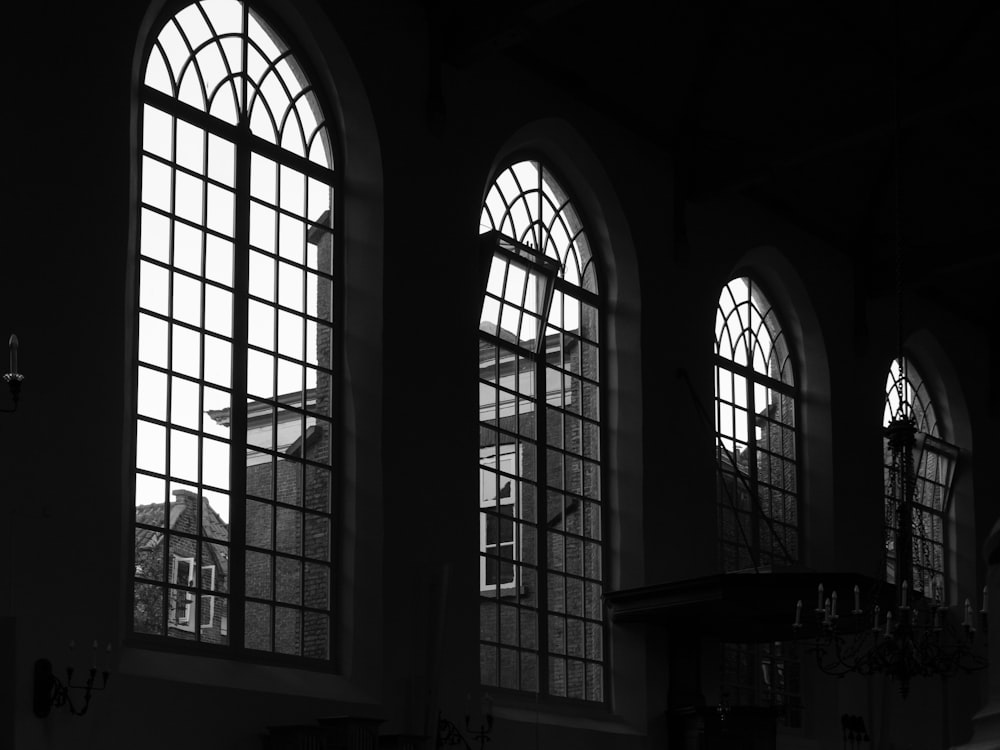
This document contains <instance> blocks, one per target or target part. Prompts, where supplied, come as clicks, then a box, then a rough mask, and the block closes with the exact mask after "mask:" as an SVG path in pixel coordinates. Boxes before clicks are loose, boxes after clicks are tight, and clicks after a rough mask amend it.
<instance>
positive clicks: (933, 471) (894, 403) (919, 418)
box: [882, 357, 958, 600]
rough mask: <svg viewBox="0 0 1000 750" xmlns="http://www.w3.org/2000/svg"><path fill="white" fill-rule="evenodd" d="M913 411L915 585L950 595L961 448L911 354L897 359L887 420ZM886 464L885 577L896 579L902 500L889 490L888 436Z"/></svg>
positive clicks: (925, 591)
mask: <svg viewBox="0 0 1000 750" xmlns="http://www.w3.org/2000/svg"><path fill="white" fill-rule="evenodd" d="M905 404H908V405H909V414H910V415H911V416H912V417H913V418H914V420H916V427H917V434H916V445H915V448H914V450H915V455H914V461H913V466H914V467H915V469H916V482H915V489H914V502H913V512H912V516H913V524H912V525H913V580H912V581H910V582H909V584H910V586H911V587H912V588H913V590H914V591H920V592H922V593H923V594H924V595H925V596H928V597H930V596H934V597H940V598H941V599H943V600H946V594H947V580H948V579H947V570H946V555H945V539H946V526H947V520H948V506H949V503H950V502H951V484H952V476H953V474H954V471H955V463H956V461H957V459H958V448H956V447H955V446H954V445H951V444H950V443H948V442H946V441H945V440H944V439H943V435H942V434H941V425H940V423H939V421H938V417H937V413H936V411H935V409H934V403H933V401H932V400H931V396H930V393H929V392H928V390H927V387H926V384H925V383H924V379H923V378H922V377H921V376H920V373H919V372H918V371H917V368H916V367H915V366H914V364H913V362H912V361H911V360H909V359H908V358H906V357H903V358H901V359H894V360H893V361H892V364H891V365H890V366H889V374H888V375H887V376H886V382H885V407H884V409H883V412H882V426H883V427H888V426H889V423H890V422H892V421H893V419H895V418H897V416H900V415H902V416H906V414H907V410H906V408H905V406H904V405H905ZM883 456H884V467H885V488H886V495H885V550H886V579H887V580H888V581H889V582H891V583H895V581H896V529H897V527H898V516H897V512H898V507H897V500H896V499H895V498H894V497H893V496H892V493H891V492H890V490H891V487H892V483H891V477H890V471H891V467H892V456H891V452H890V450H889V441H888V438H885V439H884V440H883Z"/></svg>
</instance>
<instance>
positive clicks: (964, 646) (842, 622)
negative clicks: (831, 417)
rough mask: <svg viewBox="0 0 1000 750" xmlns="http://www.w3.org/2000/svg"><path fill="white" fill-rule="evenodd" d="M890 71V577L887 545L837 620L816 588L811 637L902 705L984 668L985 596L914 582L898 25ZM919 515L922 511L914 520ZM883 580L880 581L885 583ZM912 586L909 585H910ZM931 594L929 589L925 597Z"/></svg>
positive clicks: (821, 654) (839, 672)
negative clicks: (893, 403)
mask: <svg viewBox="0 0 1000 750" xmlns="http://www.w3.org/2000/svg"><path fill="white" fill-rule="evenodd" d="M894 47H895V49H894V54H893V58H894V66H893V68H894V69H893V87H892V89H893V114H894V119H895V133H894V136H895V137H894V138H893V151H894V153H893V163H894V167H895V168H894V180H893V199H894V211H893V245H894V247H893V250H894V255H895V266H896V267H895V275H896V326H897V330H896V333H897V346H898V349H897V358H896V359H897V363H898V367H899V372H900V377H899V378H898V379H897V380H896V384H895V387H896V394H897V397H898V401H897V408H896V411H895V413H894V414H893V415H892V419H891V420H890V422H889V424H888V425H887V426H886V427H885V433H884V434H885V438H886V442H887V443H888V448H889V453H890V461H889V474H888V481H887V485H888V486H887V491H888V492H887V501H888V503H889V507H888V510H889V511H891V512H892V514H893V515H894V517H895V521H896V523H895V528H894V529H893V531H892V537H891V538H888V539H887V540H886V541H887V542H888V541H890V539H891V541H892V542H893V551H894V555H895V570H894V576H893V580H892V582H891V583H890V582H888V581H887V580H886V572H887V570H888V566H887V561H888V550H889V544H885V545H883V548H882V565H881V570H880V571H878V573H877V574H876V577H875V582H874V583H873V585H872V592H871V601H870V605H869V606H870V609H867V610H866V609H863V608H862V602H861V591H860V589H859V587H858V586H857V585H855V586H854V591H853V594H854V602H853V608H852V609H851V610H850V612H849V614H845V615H844V616H843V617H841V615H840V613H839V611H838V602H837V592H836V591H833V592H832V593H831V594H830V596H829V597H825V596H824V593H823V584H822V583H821V584H819V587H818V591H817V597H816V609H815V613H814V614H815V625H814V627H815V634H814V636H813V640H812V645H811V648H810V650H811V651H812V652H813V653H814V655H815V657H816V664H817V666H818V667H819V669H820V670H822V671H823V672H824V673H826V674H829V675H836V676H838V677H842V676H844V675H846V674H850V673H855V674H860V675H865V676H867V675H875V674H883V675H886V676H888V677H889V678H890V679H892V680H893V681H895V682H896V683H898V685H899V690H900V693H901V694H902V696H903V697H904V698H905V697H906V696H907V695H908V694H909V690H910V681H911V680H912V679H913V678H915V677H932V676H938V677H942V678H945V677H949V676H951V675H954V674H956V673H958V672H966V673H969V672H973V671H975V670H979V669H983V668H985V667H987V666H988V664H989V661H988V658H987V656H986V653H987V643H986V638H987V630H988V625H989V623H988V616H987V610H988V591H987V588H986V587H985V586H984V587H983V591H982V606H981V607H980V608H979V610H978V611H976V610H975V608H974V606H973V604H972V602H971V601H970V600H969V599H965V601H964V602H963V604H962V605H961V609H960V611H958V612H954V611H953V608H952V607H951V606H950V605H949V604H948V603H946V602H945V601H944V598H945V592H944V586H943V584H942V583H939V581H938V579H937V578H931V579H930V580H928V579H927V576H921V579H920V581H919V582H918V581H917V579H915V578H914V565H913V554H914V549H913V546H914V545H913V543H914V525H915V521H917V520H918V519H915V518H914V510H915V502H916V492H917V472H916V469H917V466H916V462H915V461H914V450H915V448H916V442H917V441H916V437H917V420H916V418H915V414H914V408H913V405H912V404H911V403H910V398H909V393H908V388H907V383H908V382H909V381H908V379H907V373H906V359H905V358H904V357H903V250H902V247H903V243H902V241H901V231H900V197H899V193H900V117H899V109H900V108H899V88H900V87H899V62H900V61H899V50H900V39H899V22H898V19H897V22H896V28H895V44H894ZM917 515H918V516H919V511H918V513H917ZM890 518H892V515H890ZM883 581H885V582H884V583H883ZM911 584H912V585H911ZM928 589H930V590H928ZM803 626H804V623H803V621H802V601H801V600H799V601H798V603H797V604H796V608H795V622H794V623H793V633H794V634H795V636H796V639H798V638H799V637H801V634H802V632H803V631H802V629H803Z"/></svg>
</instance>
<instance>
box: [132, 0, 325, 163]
mask: <svg viewBox="0 0 1000 750" xmlns="http://www.w3.org/2000/svg"><path fill="white" fill-rule="evenodd" d="M144 83H145V84H146V85H147V86H149V87H150V88H153V89H156V90H158V91H161V92H162V93H164V94H166V95H168V96H170V97H171V98H174V99H177V100H179V101H181V102H183V103H185V104H187V105H190V106H191V107H194V108H195V109H198V110H200V111H202V112H207V113H208V114H210V115H212V116H213V117H217V118H218V119H220V120H222V121H224V122H227V123H229V124H231V125H238V124H240V123H242V122H246V123H248V124H249V127H250V132H251V133H253V134H254V135H256V136H258V137H260V138H263V139H264V140H265V141H267V142H269V143H273V144H274V145H276V146H280V147H281V148H283V149H285V150H287V151H290V152H291V153H293V154H296V155H297V156H301V157H303V158H307V159H309V160H310V161H312V162H313V163H315V164H318V165H320V166H322V167H326V168H328V169H332V168H333V152H332V150H331V144H330V139H329V135H328V133H327V128H326V122H325V118H324V116H323V112H322V110H321V108H320V106H319V102H318V100H317V98H316V94H315V91H314V90H313V88H312V86H310V84H309V82H308V80H307V79H306V76H305V75H304V74H303V72H302V68H301V66H300V65H299V63H298V62H297V61H296V59H295V57H294V56H293V55H292V54H291V53H290V52H289V51H288V48H287V47H286V46H285V44H284V43H283V42H282V41H281V39H280V37H279V36H278V35H277V34H276V33H274V31H272V30H271V29H270V27H269V26H268V25H267V24H266V23H265V22H264V21H263V19H261V18H260V16H258V15H257V14H256V13H254V11H252V10H251V9H250V8H248V7H247V6H246V5H245V4H244V3H242V2H238V0H202V2H196V3H193V4H191V5H189V6H187V7H186V8H184V9H183V10H181V11H180V12H178V13H177V14H176V15H175V16H173V17H172V18H171V19H169V20H168V21H167V22H166V23H165V24H164V26H163V28H162V29H161V30H160V33H159V34H158V35H157V37H156V41H155V42H154V43H153V47H152V49H151V50H150V53H149V58H148V60H147V64H146V71H145V77H144Z"/></svg>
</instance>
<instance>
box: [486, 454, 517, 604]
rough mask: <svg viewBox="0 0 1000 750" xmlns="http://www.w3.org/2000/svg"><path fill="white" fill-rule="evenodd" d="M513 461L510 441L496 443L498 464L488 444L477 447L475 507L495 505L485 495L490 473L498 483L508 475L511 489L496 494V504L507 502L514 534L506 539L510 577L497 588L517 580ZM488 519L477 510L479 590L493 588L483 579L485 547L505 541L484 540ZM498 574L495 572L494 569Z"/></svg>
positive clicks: (514, 587)
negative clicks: (498, 445)
mask: <svg viewBox="0 0 1000 750" xmlns="http://www.w3.org/2000/svg"><path fill="white" fill-rule="evenodd" d="M491 459H492V460H493V470H491V469H490V468H489V466H488V462H489V461H490V460H491ZM517 463H518V457H517V453H516V452H515V450H514V446H513V445H501V446H500V461H499V466H497V462H496V451H494V450H493V449H492V448H481V449H480V450H479V465H480V468H479V507H480V510H481V511H482V510H486V509H489V508H496V507H497V505H498V504H497V498H495V497H486V496H485V495H486V488H487V486H488V485H492V484H493V477H494V476H495V475H496V474H495V471H497V470H498V471H499V472H500V477H501V478H500V485H501V486H503V482H504V479H505V478H506V479H508V480H509V481H510V484H511V491H510V494H509V495H508V496H507V497H500V498H499V505H500V506H508V505H509V506H511V521H510V522H511V524H512V526H513V529H514V538H513V539H512V540H511V541H510V542H509V544H510V545H511V546H512V547H513V554H512V556H511V565H512V567H513V570H514V578H513V580H511V581H508V582H502V583H500V584H499V586H500V590H501V591H511V592H513V591H516V590H517V587H518V580H517V570H518V566H517V562H518V560H519V559H520V556H521V555H520V551H519V550H520V546H519V544H518V538H517V537H518V533H517V518H516V516H517V494H518V490H517ZM488 520H489V516H488V515H487V514H486V513H483V512H480V514H479V551H480V556H479V590H480V591H484V592H485V591H495V590H496V588H497V584H496V583H490V582H488V581H487V580H486V569H487V565H486V563H487V558H486V553H487V551H488V549H492V548H497V549H499V548H500V547H501V546H502V545H503V544H507V543H506V542H502V541H500V540H498V541H497V543H496V544H487V533H486V526H487V522H488ZM500 520H501V519H499V518H498V519H497V521H498V534H499V522H500ZM502 560H503V558H502V557H501V562H500V563H498V571H499V566H500V565H501V564H502ZM498 575H499V572H498Z"/></svg>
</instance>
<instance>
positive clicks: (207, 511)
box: [135, 490, 229, 574]
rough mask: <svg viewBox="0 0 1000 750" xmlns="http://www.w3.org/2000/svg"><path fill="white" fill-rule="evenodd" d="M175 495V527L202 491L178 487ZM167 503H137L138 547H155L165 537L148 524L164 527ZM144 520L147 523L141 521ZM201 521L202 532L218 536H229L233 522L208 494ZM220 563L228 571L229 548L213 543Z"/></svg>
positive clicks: (172, 517) (172, 524) (172, 516)
mask: <svg viewBox="0 0 1000 750" xmlns="http://www.w3.org/2000/svg"><path fill="white" fill-rule="evenodd" d="M173 495H174V497H175V498H177V499H176V500H174V501H172V502H170V503H169V507H170V525H169V528H174V527H175V526H176V525H177V521H178V519H180V518H181V516H182V515H184V513H185V512H186V511H187V510H188V509H193V508H195V507H196V506H195V503H196V502H197V500H198V495H196V494H195V493H194V492H191V491H190V490H174V492H173ZM163 509H164V505H163V503H149V504H146V505H137V506H135V523H136V529H135V548H136V550H137V551H138V550H152V549H154V548H156V547H157V546H159V544H160V542H162V541H163V532H162V531H157V530H156V529H153V528H146V526H153V527H156V528H158V529H162V528H163ZM140 524H143V525H140ZM201 525H202V533H203V534H204V535H205V536H208V537H211V538H214V539H228V538H229V524H228V523H226V522H225V521H223V520H222V516H220V515H219V514H218V512H217V511H216V510H215V508H213V507H212V504H211V503H210V502H209V501H208V498H205V497H202V498H201ZM209 548H210V549H211V550H212V553H213V556H214V557H215V558H216V564H217V565H219V566H220V567H221V569H222V571H221V572H222V573H224V574H225V573H228V569H229V556H228V554H227V553H226V548H225V546H224V545H221V544H211V543H210V544H209Z"/></svg>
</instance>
